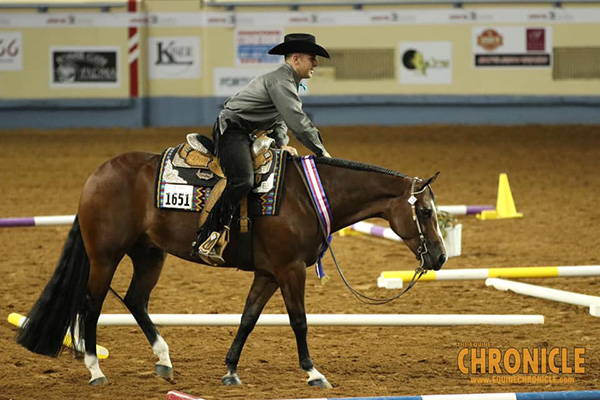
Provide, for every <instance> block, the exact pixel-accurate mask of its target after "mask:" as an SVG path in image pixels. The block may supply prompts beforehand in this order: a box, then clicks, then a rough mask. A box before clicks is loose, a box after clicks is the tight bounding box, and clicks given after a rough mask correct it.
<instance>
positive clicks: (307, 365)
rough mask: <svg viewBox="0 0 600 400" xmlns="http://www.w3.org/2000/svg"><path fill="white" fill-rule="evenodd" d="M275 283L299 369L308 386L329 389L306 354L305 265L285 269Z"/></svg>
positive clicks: (325, 380) (300, 264) (327, 383)
mask: <svg viewBox="0 0 600 400" xmlns="http://www.w3.org/2000/svg"><path fill="white" fill-rule="evenodd" d="M277 282H278V283H279V286H280V287H281V294H282V295H283V300H284V302H285V307H286V309H287V312H288V315H289V317H290V325H291V326H292V329H293V330H294V334H295V335H296V345H297V346H298V358H299V360H300V368H302V369H303V370H304V371H305V372H306V373H307V374H308V384H309V385H310V386H317V387H320V388H323V389H331V384H330V383H329V382H328V381H327V379H326V378H325V376H324V375H323V374H321V373H320V372H319V371H317V369H316V368H315V366H314V365H313V362H312V360H311V359H310V355H309V353H308V342H307V339H306V337H307V333H308V324H307V323H306V309H305V306H304V287H305V284H306V265H305V264H304V263H298V264H295V265H293V266H289V268H285V269H284V270H283V271H282V273H281V274H279V275H278V276H277Z"/></svg>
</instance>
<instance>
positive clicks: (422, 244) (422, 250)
mask: <svg viewBox="0 0 600 400" xmlns="http://www.w3.org/2000/svg"><path fill="white" fill-rule="evenodd" d="M418 179H419V178H417V177H415V178H413V179H412V183H411V184H410V197H409V198H408V202H409V203H410V210H411V213H412V219H413V221H414V222H415V225H416V226H417V231H418V232H419V247H417V255H416V258H417V260H420V261H421V265H419V268H417V270H419V269H421V270H423V271H424V272H423V274H425V273H427V270H424V269H423V265H424V264H425V254H427V253H429V250H428V249H427V241H426V240H425V235H423V229H422V228H421V221H419V216H418V215H417V207H416V204H417V197H416V196H415V195H417V194H421V193H423V192H424V191H425V189H427V188H428V187H429V185H425V186H423V188H421V190H419V191H418V192H415V184H416V182H417V180H418Z"/></svg>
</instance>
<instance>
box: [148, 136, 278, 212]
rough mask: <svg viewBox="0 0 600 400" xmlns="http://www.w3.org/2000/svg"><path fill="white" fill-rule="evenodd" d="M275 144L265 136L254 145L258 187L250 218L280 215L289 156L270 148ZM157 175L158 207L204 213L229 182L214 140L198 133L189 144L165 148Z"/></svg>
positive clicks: (252, 198)
mask: <svg viewBox="0 0 600 400" xmlns="http://www.w3.org/2000/svg"><path fill="white" fill-rule="evenodd" d="M271 143H272V139H270V138H268V137H266V136H263V137H261V138H258V139H256V140H255V141H254V142H253V144H252V149H251V150H252V155H253V159H254V176H255V184H254V187H253V189H252V191H251V192H250V194H249V195H248V213H249V215H250V216H261V215H277V214H278V212H279V204H280V201H279V200H280V195H281V188H282V186H283V185H282V183H283V175H284V172H285V160H286V157H285V154H284V152H283V151H282V150H279V149H272V148H270V145H271ZM157 175H158V176H157V180H156V203H155V204H156V207H157V208H166V209H179V210H187V211H195V212H200V211H202V209H203V208H204V206H205V205H206V204H207V200H208V198H209V196H210V195H211V192H213V189H214V188H215V186H216V185H217V184H218V183H219V182H220V181H221V180H223V179H225V174H224V173H223V170H222V169H221V166H220V165H219V161H218V159H217V157H216V156H215V155H214V154H213V143H212V141H211V140H210V139H209V138H208V137H206V136H202V135H199V134H196V133H190V134H188V135H187V143H181V144H179V145H177V146H175V147H169V148H167V149H165V151H164V152H163V154H162V156H161V164H160V168H159V171H158V174H157ZM221 185H222V184H221ZM221 185H220V186H221ZM217 192H219V191H218V190H217ZM215 194H216V195H218V196H219V195H220V193H215ZM213 200H214V199H213Z"/></svg>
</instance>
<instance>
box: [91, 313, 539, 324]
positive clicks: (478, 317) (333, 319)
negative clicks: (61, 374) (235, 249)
mask: <svg viewBox="0 0 600 400" xmlns="http://www.w3.org/2000/svg"><path fill="white" fill-rule="evenodd" d="M241 318H242V315H241V314H151V315H150V319H151V320H152V321H153V322H154V323H155V324H157V325H163V326H165V325H178V326H193V325H196V326H199V325H201V326H238V325H239V324H240V320H241ZM306 319H307V322H308V325H311V326H449V325H525V324H543V323H544V316H543V315H523V314H509V315H495V314H467V315H461V314H307V315H306ZM289 324H290V320H289V317H288V315H287V314H262V315H261V316H260V317H259V319H258V322H257V324H256V325H262V326H289ZM98 325H111V326H130V325H137V323H136V322H135V319H134V318H133V316H132V315H130V314H102V315H100V319H99V320H98Z"/></svg>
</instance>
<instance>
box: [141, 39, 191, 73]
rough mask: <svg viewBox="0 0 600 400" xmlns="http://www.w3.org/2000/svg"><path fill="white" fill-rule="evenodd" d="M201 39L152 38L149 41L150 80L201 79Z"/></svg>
mask: <svg viewBox="0 0 600 400" xmlns="http://www.w3.org/2000/svg"><path fill="white" fill-rule="evenodd" d="M200 54H201V53H200V37H198V36H180V37H151V38H149V39H148V68H149V76H150V79H197V78H200V77H201V75H202V74H201V71H202V67H201V59H200Z"/></svg>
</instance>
